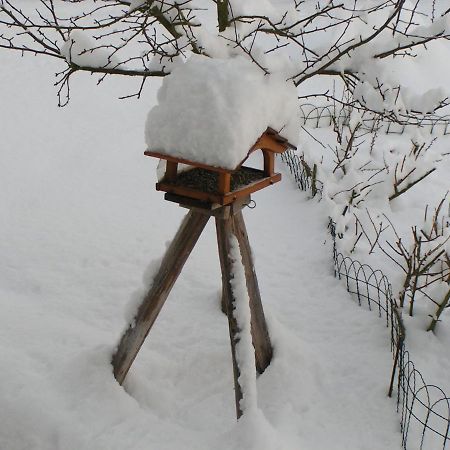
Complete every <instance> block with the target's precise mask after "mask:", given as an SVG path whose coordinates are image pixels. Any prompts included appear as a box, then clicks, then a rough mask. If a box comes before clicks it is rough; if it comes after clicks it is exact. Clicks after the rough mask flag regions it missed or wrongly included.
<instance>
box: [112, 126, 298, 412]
mask: <svg viewBox="0 0 450 450" xmlns="http://www.w3.org/2000/svg"><path fill="white" fill-rule="evenodd" d="M288 148H294V147H293V146H292V145H291V144H290V143H289V142H288V141H287V140H286V139H284V138H283V137H282V136H280V134H279V133H277V132H276V131H275V130H273V129H272V128H267V129H266V131H265V132H264V133H263V134H262V135H261V136H260V137H259V138H258V139H257V141H256V142H255V144H254V145H253V146H252V147H251V148H250V149H249V151H248V153H247V156H246V157H245V158H244V160H243V161H241V163H240V164H238V166H237V167H236V168H234V169H233V170H230V169H226V168H223V167H216V166H208V165H205V164H203V163H201V162H198V161H190V160H187V159H183V158H180V157H175V156H171V155H170V154H166V153H162V152H157V151H153V150H148V151H146V152H145V155H147V156H153V157H156V158H161V159H164V160H166V162H167V164H166V170H165V175H164V177H163V178H162V180H161V181H160V182H158V183H157V185H156V189H157V190H159V191H163V192H166V194H165V198H166V200H169V201H172V202H177V203H179V204H180V206H183V207H185V208H188V209H189V212H188V213H187V214H186V216H185V218H184V220H183V222H182V223H181V225H180V227H179V229H178V232H177V234H176V235H175V237H174V239H173V241H172V242H171V244H170V245H169V247H168V248H167V250H166V254H165V256H164V258H163V259H162V262H161V266H160V269H159V271H158V273H157V274H156V276H155V277H154V279H153V284H152V286H151V287H150V289H149V291H148V292H147V294H146V295H145V297H144V298H143V300H142V303H141V305H140V306H139V308H138V310H137V313H136V315H135V317H134V318H133V320H132V322H131V323H130V324H129V326H128V328H127V330H126V331H125V333H124V334H123V335H122V338H121V340H120V342H119V345H118V347H117V350H116V351H115V353H114V355H113V358H112V365H113V371H114V376H115V378H116V380H117V381H118V382H119V383H120V384H122V383H123V381H124V380H125V377H126V375H127V373H128V370H129V369H130V367H131V365H132V363H133V361H134V359H135V357H136V355H137V353H138V352H139V349H140V347H141V345H142V344H143V342H144V340H145V338H146V336H147V335H148V333H149V331H150V329H151V328H152V326H153V324H154V322H155V320H156V318H157V316H158V314H159V312H160V311H161V308H162V306H163V305H164V302H165V300H166V299H167V297H168V295H169V293H170V291H171V289H172V287H173V285H174V284H175V282H176V280H177V278H178V276H179V274H180V272H181V270H182V268H183V266H184V264H185V262H186V260H187V259H188V257H189V255H190V253H191V251H192V249H193V248H194V246H195V244H196V242H197V240H198V238H199V237H200V235H201V233H202V231H203V229H204V227H205V226H206V223H207V222H208V220H209V219H210V218H211V217H212V216H213V217H214V218H215V222H216V233H217V244H218V252H219V260H220V266H221V271H222V310H223V312H225V313H226V315H227V318H228V327H229V334H230V342H231V354H232V362H233V375H234V387H235V400H236V414H237V417H238V418H239V417H240V416H241V415H242V413H243V411H242V409H241V399H242V398H243V392H242V387H241V385H240V383H239V376H240V369H239V363H238V358H237V355H236V343H237V342H238V341H239V333H240V331H241V330H240V329H239V327H238V321H237V317H236V314H237V313H238V312H237V310H236V309H235V308H234V302H235V300H236V299H235V298H234V294H233V285H232V279H233V273H232V268H233V264H234V261H233V260H232V259H231V252H230V249H231V245H232V244H231V243H232V241H233V242H236V240H237V242H238V244H239V250H240V254H241V260H242V261H241V262H242V265H243V267H244V272H245V281H246V286H247V292H248V299H249V306H250V313H251V314H250V316H251V317H250V322H251V324H250V325H251V327H250V328H251V334H252V343H253V347H254V351H255V366H256V370H257V372H258V373H260V374H261V373H263V372H264V370H265V369H266V368H267V366H268V365H269V364H270V361H271V358H272V345H271V342H270V336H269V332H268V329H267V324H266V320H265V316H264V311H263V307H262V302H261V296H260V292H259V287H258V281H257V278H256V272H255V269H254V266H253V260H252V253H251V250H250V244H249V241H248V236H247V230H246V227H245V223H244V218H243V215H242V208H243V207H244V206H246V205H247V204H249V202H250V194H252V193H254V192H256V191H259V190H260V189H263V188H265V187H267V186H270V185H272V184H274V183H276V182H278V181H280V180H281V174H279V173H276V172H275V154H277V153H282V152H284V151H285V150H287V149H288ZM257 150H261V151H262V154H263V161H264V166H263V167H262V168H261V169H253V168H250V167H245V166H244V165H243V163H244V162H245V161H246V160H247V158H248V157H249V156H250V154H251V153H253V152H254V151H257ZM179 164H187V165H189V166H191V168H190V170H188V171H184V172H179V170H178V165H179Z"/></svg>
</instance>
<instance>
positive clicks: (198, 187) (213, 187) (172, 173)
mask: <svg viewBox="0 0 450 450" xmlns="http://www.w3.org/2000/svg"><path fill="white" fill-rule="evenodd" d="M292 147H293V146H292V145H291V144H289V142H288V141H287V140H286V139H284V138H283V137H281V136H280V135H279V134H278V133H277V132H276V131H275V130H273V129H272V128H267V130H266V131H265V132H264V133H263V134H262V135H261V136H260V138H259V139H258V140H257V141H256V142H255V144H254V145H253V146H252V147H251V148H250V149H249V151H248V153H247V156H246V157H245V158H244V159H243V160H242V161H241V162H240V163H239V164H238V166H237V167H236V168H234V169H233V170H230V169H225V168H223V167H216V166H209V165H206V164H203V163H199V162H196V161H191V160H187V159H183V158H178V157H175V156H171V155H167V154H164V153H160V152H158V151H153V150H147V151H146V152H145V153H144V154H145V155H146V156H153V157H156V158H160V159H163V160H166V171H165V175H164V177H163V179H162V180H161V181H160V182H159V183H157V184H156V189H157V190H158V191H164V192H168V193H169V194H174V195H177V196H182V197H184V198H189V199H195V200H199V201H201V202H206V203H210V204H218V205H222V206H223V205H228V204H230V203H233V202H234V201H236V200H237V199H239V198H242V197H246V196H248V195H250V194H252V193H253V192H256V191H259V190H260V189H263V188H265V187H267V186H270V185H272V184H274V183H276V182H278V181H280V180H281V174H279V173H276V172H275V154H277V153H283V152H284V151H286V150H287V149H288V148H292ZM256 150H261V151H262V154H263V160H264V167H263V168H262V169H261V170H260V169H254V168H250V167H245V166H244V165H243V164H244V162H245V161H246V160H247V159H248V157H249V156H250V155H251V154H252V153H253V152H255V151H256ZM179 164H185V165H188V166H191V167H192V168H191V169H190V170H187V171H184V172H180V173H179V172H178V165H179Z"/></svg>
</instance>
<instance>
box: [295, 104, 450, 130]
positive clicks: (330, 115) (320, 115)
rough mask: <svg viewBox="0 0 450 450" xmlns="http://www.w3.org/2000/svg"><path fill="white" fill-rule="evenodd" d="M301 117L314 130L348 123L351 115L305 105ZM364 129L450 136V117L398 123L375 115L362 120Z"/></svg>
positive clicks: (404, 119) (332, 108)
mask: <svg viewBox="0 0 450 450" xmlns="http://www.w3.org/2000/svg"><path fill="white" fill-rule="evenodd" d="M300 117H301V120H302V122H303V125H305V126H308V127H312V128H322V127H329V126H331V125H333V121H334V120H337V122H338V123H348V122H349V120H350V113H349V111H348V109H345V108H342V107H341V108H336V107H335V106H334V105H325V106H316V105H313V104H310V103H304V104H302V105H301V106H300ZM362 125H363V128H364V129H365V130H367V131H370V132H374V131H375V130H380V131H383V132H384V133H386V134H403V133H404V132H405V131H406V130H407V129H410V128H413V127H414V128H417V127H419V128H421V129H423V130H424V131H428V132H429V133H430V134H438V135H444V136H445V135H448V134H450V115H449V114H448V115H444V116H440V115H436V114H423V115H422V116H417V117H414V118H411V117H408V116H406V115H405V116H402V115H401V114H400V115H399V116H398V117H397V122H395V121H392V120H390V119H389V120H388V119H386V118H383V117H381V116H379V115H376V114H375V113H373V114H369V115H367V114H366V116H365V117H363V118H362Z"/></svg>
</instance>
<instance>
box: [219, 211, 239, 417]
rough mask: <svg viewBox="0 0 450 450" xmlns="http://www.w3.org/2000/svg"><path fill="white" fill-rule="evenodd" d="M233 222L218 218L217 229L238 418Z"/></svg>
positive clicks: (237, 330) (223, 299)
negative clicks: (232, 246)
mask: <svg viewBox="0 0 450 450" xmlns="http://www.w3.org/2000/svg"><path fill="white" fill-rule="evenodd" d="M232 221H233V219H232V218H231V217H230V218H227V219H220V218H216V229H217V244H218V247H219V255H220V262H221V269H222V281H223V291H222V293H223V298H222V301H223V307H225V309H226V313H227V317H228V329H229V333H230V343H231V357H232V360H233V378H234V396H235V402H236V417H237V418H238V419H239V417H241V416H242V409H241V405H240V401H241V400H242V388H241V385H240V384H239V375H240V371H239V365H238V362H237V360H236V343H237V341H238V337H237V336H238V333H239V328H238V325H237V322H236V319H235V318H234V315H233V291H232V288H231V278H232V273H231V267H232V261H231V260H230V238H231V236H232Z"/></svg>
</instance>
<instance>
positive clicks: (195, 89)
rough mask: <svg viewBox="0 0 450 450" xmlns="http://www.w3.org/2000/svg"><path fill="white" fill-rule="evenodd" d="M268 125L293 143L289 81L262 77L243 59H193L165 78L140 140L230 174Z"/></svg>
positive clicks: (294, 113)
mask: <svg viewBox="0 0 450 450" xmlns="http://www.w3.org/2000/svg"><path fill="white" fill-rule="evenodd" d="M268 127H270V128H272V129H273V130H275V131H276V132H278V133H279V135H280V136H282V137H283V138H285V139H287V140H288V141H289V143H290V144H292V145H296V144H297V140H298V133H299V120H298V105H297V92H296V88H295V86H294V85H293V84H292V83H291V82H287V81H285V80H284V79H282V78H280V77H279V76H275V75H264V73H263V72H262V71H261V70H260V69H259V68H258V67H257V66H256V65H254V64H253V63H251V62H249V61H247V60H246V59H244V58H242V57H237V58H232V59H211V58H207V57H204V56H198V55H193V56H192V57H191V58H190V59H189V60H188V61H187V62H186V63H184V64H180V65H179V66H177V67H176V68H175V69H174V71H173V72H172V74H171V75H170V76H168V77H166V78H165V79H164V81H163V85H162V87H161V88H160V90H159V92H158V104H157V105H156V106H155V107H153V108H152V109H151V110H150V112H149V114H148V117H147V123H146V129H145V136H146V143H147V147H148V149H149V150H152V151H154V152H158V153H161V154H163V155H169V156H171V157H175V158H179V159H184V160H188V161H191V162H195V163H199V164H203V165H208V166H214V167H220V168H223V169H228V170H233V169H235V168H236V167H237V166H238V165H239V164H240V163H241V162H242V161H243V160H244V159H245V158H246V157H247V155H248V152H249V150H250V149H251V148H252V146H253V145H254V144H255V142H256V141H257V140H258V139H259V138H260V136H261V135H262V134H263V133H264V132H265V131H266V130H267V128H268Z"/></svg>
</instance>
